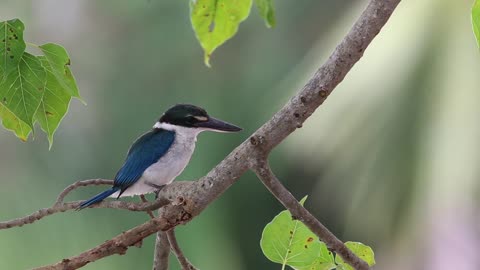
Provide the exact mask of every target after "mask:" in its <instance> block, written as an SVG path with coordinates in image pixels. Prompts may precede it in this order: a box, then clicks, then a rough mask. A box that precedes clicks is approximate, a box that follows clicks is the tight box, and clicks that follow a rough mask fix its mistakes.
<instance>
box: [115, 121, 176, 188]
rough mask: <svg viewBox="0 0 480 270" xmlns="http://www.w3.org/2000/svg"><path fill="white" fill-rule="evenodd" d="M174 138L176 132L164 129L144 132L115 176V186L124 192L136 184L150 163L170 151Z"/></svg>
mask: <svg viewBox="0 0 480 270" xmlns="http://www.w3.org/2000/svg"><path fill="white" fill-rule="evenodd" d="M174 139H175V132H173V131H169V130H164V129H153V130H152V131H150V132H147V133H145V134H143V135H142V136H141V137H140V138H138V139H137V140H136V141H135V142H134V143H133V145H132V147H130V150H128V154H127V158H126V160H125V164H123V166H122V168H120V170H119V171H118V173H117V175H116V176H115V182H114V187H117V188H120V190H121V192H123V191H125V190H126V189H127V188H128V187H129V186H131V185H132V184H134V183H135V182H136V181H137V180H138V179H139V178H140V177H141V176H142V174H143V172H144V171H145V170H146V169H147V168H148V167H150V165H152V164H154V163H155V162H157V161H158V160H159V159H160V158H161V157H162V156H163V155H164V154H165V153H166V152H167V151H168V149H169V148H170V146H171V145H172V144H173V141H174Z"/></svg>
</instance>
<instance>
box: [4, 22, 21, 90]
mask: <svg viewBox="0 0 480 270" xmlns="http://www.w3.org/2000/svg"><path fill="white" fill-rule="evenodd" d="M23 30H25V26H24V25H23V23H22V22H21V21H20V20H18V19H14V20H10V21H5V22H0V42H1V43H0V58H1V60H0V82H1V81H3V80H4V79H5V78H6V77H7V75H8V74H9V73H10V72H12V71H13V70H15V69H16V68H17V66H18V63H19V62H20V59H21V58H22V55H23V52H24V51H25V47H26V45H25V41H24V40H23Z"/></svg>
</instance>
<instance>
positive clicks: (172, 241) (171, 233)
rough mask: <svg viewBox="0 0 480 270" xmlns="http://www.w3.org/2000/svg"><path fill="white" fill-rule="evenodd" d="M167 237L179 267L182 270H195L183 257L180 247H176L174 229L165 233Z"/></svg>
mask: <svg viewBox="0 0 480 270" xmlns="http://www.w3.org/2000/svg"><path fill="white" fill-rule="evenodd" d="M166 234H167V237H168V242H170V246H171V247H172V251H173V253H175V256H177V259H178V262H179V263H180V266H181V267H182V270H197V268H195V266H193V265H192V264H191V263H190V262H189V261H188V260H187V258H186V257H185V255H183V252H182V250H181V249H180V245H178V242H177V237H176V236H175V229H171V230H169V231H167V232H166Z"/></svg>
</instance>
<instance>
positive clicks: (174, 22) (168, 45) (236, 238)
mask: <svg viewBox="0 0 480 270" xmlns="http://www.w3.org/2000/svg"><path fill="white" fill-rule="evenodd" d="M467 2H469V1H467ZM467 2H465V3H460V2H457V1H449V0H440V1H439V0H437V1H434V0H426V1H414V2H412V1H410V2H404V3H402V4H401V5H400V6H399V8H398V10H397V11H396V12H395V14H394V16H393V17H392V19H391V21H389V23H388V25H387V26H386V27H385V29H384V31H382V33H381V35H380V36H379V37H378V38H377V39H376V40H375V41H374V43H373V44H372V46H371V47H369V49H368V50H367V52H366V53H365V57H364V58H363V59H362V60H361V62H360V63H358V64H357V65H356V66H355V67H354V69H353V70H352V72H351V73H350V74H349V75H348V77H347V78H346V80H345V81H344V82H343V83H342V84H341V85H340V86H339V88H338V89H337V90H336V91H335V92H334V94H333V95H332V96H331V97H330V98H329V99H328V101H327V102H326V103H325V104H324V105H323V106H322V107H321V108H320V109H319V110H318V111H317V113H316V114H315V115H314V116H313V118H312V119H309V120H308V121H307V123H305V125H304V126H303V128H302V129H300V130H299V131H298V132H296V133H295V134H294V135H293V136H291V137H289V138H288V139H287V140H286V142H285V143H284V144H282V145H281V146H280V147H279V148H278V149H276V150H275V151H274V153H273V157H272V160H271V163H272V166H273V167H274V169H275V170H276V172H277V174H278V176H279V177H280V178H281V179H282V181H283V182H284V183H285V184H286V185H287V186H288V187H289V188H290V189H291V190H292V192H293V193H294V194H295V195H296V196H297V198H301V197H302V196H303V195H305V194H308V195H309V200H308V201H307V203H306V207H307V208H309V209H311V210H312V211H313V212H314V213H315V215H316V216H317V217H319V219H320V220H322V221H323V222H324V224H325V225H326V226H327V227H328V228H330V229H331V230H332V231H333V232H334V233H335V234H336V235H337V236H339V237H340V238H342V239H345V240H355V241H360V242H362V243H365V244H367V245H369V246H371V247H372V248H373V249H374V250H375V252H376V253H375V255H376V257H375V259H376V262H377V266H376V267H377V268H378V269H393V270H396V269H435V270H438V269H456V267H457V266H458V263H460V262H461V263H462V265H467V266H468V265H470V266H471V267H472V268H470V269H476V268H475V262H476V259H475V258H474V256H472V257H471V256H469V255H468V254H466V253H464V251H463V250H461V249H458V248H456V247H457V246H458V245H461V246H468V247H471V250H478V248H479V247H480V243H479V241H478V240H476V239H478V237H475V236H476V234H477V227H478V226H477V225H476V224H477V223H476V217H478V216H479V214H480V213H479V209H478V206H477V205H478V199H477V197H478V196H477V195H478V194H479V189H478V184H477V182H478V179H479V170H478V164H480V163H479V161H480V158H479V156H478V154H477V153H478V149H480V147H479V143H478V137H479V135H480V122H479V121H478V115H479V113H480V111H479V108H480V107H479V106H478V100H480V97H479V95H480V92H479V91H478V85H480V79H479V76H478V70H479V61H478V59H479V58H478V48H477V45H476V44H475V38H474V36H473V35H472V31H471V22H470V17H469V12H470V8H471V3H467ZM365 3H366V1H361V2H357V1H348V0H342V1H338V0H325V1H314V0H308V1H294V2H293V1H276V2H275V8H276V11H277V13H276V27H275V28H273V29H268V28H266V27H264V23H265V22H264V21H263V20H262V18H260V16H256V15H257V14H258V11H257V10H256V9H253V10H252V13H253V14H251V17H250V18H249V19H248V20H246V21H245V22H243V23H242V24H241V25H240V29H239V32H238V34H237V36H235V37H234V38H233V39H232V40H231V41H229V42H227V43H226V44H225V45H223V46H221V47H220V48H219V49H217V50H216V51H215V53H214V54H213V56H212V59H211V61H212V65H213V68H210V69H209V68H206V67H205V65H204V63H203V61H201V60H202V55H203V51H202V48H201V47H200V46H199V44H198V42H197V40H196V39H195V35H194V33H193V31H192V28H191V24H190V20H189V14H190V10H189V6H188V3H187V2H185V1H149V0H144V1H126V0H121V1H83V0H78V1H61V0H48V1H47V0H36V1H14V0H5V1H2V2H0V19H1V20H6V19H11V18H17V17H18V18H21V19H22V20H23V22H24V23H25V25H26V26H27V29H26V32H25V36H27V37H28V40H29V41H31V42H33V43H36V44H44V43H47V42H54V43H58V44H62V45H63V46H64V47H65V48H67V50H68V52H69V54H70V57H71V60H72V71H73V73H74V74H75V77H76V79H77V83H78V85H79V89H80V92H81V94H82V97H83V99H84V100H85V101H86V102H87V103H88V106H84V105H83V104H81V102H78V101H74V102H72V105H71V108H70V112H69V113H68V114H67V116H66V117H65V119H64V120H63V123H62V125H61V126H60V128H59V129H58V130H57V133H56V135H55V140H56V141H55V144H54V145H53V148H52V150H51V151H47V149H48V143H47V140H46V139H44V136H45V135H44V134H43V133H40V132H38V133H36V136H35V140H33V142H31V143H22V142H21V141H19V140H18V139H17V138H15V137H14V136H12V135H11V133H10V132H8V131H6V130H3V129H0V146H1V150H0V181H1V184H2V186H1V188H0V219H1V220H6V219H10V218H14V217H18V216H22V215H25V214H28V213H30V212H32V211H34V210H36V209H38V208H40V207H46V206H49V205H50V204H52V203H53V201H54V199H55V197H56V195H57V194H58V192H60V191H61V190H62V189H63V188H64V187H65V186H66V185H68V184H69V183H72V182H73V181H76V180H79V179H88V178H95V177H104V178H111V177H113V175H114V174H115V172H116V170H117V169H118V168H119V166H120V165H121V163H122V161H123V159H124V155H125V153H126V151H127V149H128V147H129V145H130V143H131V142H132V141H133V140H134V139H135V138H136V137H137V136H139V135H140V134H141V133H143V132H144V131H146V130H148V129H149V128H150V127H151V126H152V125H153V123H154V121H156V120H157V118H158V117H159V116H160V114H161V113H162V112H163V111H164V110H165V109H166V108H167V107H168V106H171V105H172V104H174V103H177V102H191V103H194V104H198V105H201V106H204V107H205V108H207V109H208V111H209V112H210V113H211V114H212V115H216V116H218V117H222V118H223V119H225V120H228V121H231V122H233V123H236V124H238V125H240V126H242V127H244V130H245V131H244V132H243V133H240V134H228V135H226V134H202V135H201V136H200V138H199V141H198V144H197V150H196V153H195V155H194V157H193V159H192V161H191V163H190V165H189V166H188V168H187V169H186V171H185V172H184V173H183V174H182V176H181V177H180V178H181V179H195V178H197V177H199V176H202V175H204V174H205V173H206V172H207V171H208V170H209V169H210V168H211V167H213V166H214V165H215V164H216V163H217V162H218V161H220V160H221V159H222V158H223V157H224V156H225V155H226V154H227V153H228V152H229V151H230V150H231V149H233V148H234V147H235V146H236V145H238V144H239V143H240V142H241V141H243V140H244V139H245V138H246V137H247V136H248V134H250V133H251V132H252V131H254V130H255V129H256V128H257V127H258V126H259V125H260V124H262V123H263V122H264V121H265V120H267V119H268V118H269V117H270V116H271V115H272V113H273V112H275V111H277V110H278V109H279V108H280V106H282V105H283V104H284V103H285V102H286V100H287V99H288V97H289V96H291V95H292V93H293V92H294V91H296V90H297V89H298V88H299V87H301V85H302V83H303V82H304V81H305V79H306V78H308V77H309V76H310V74H312V72H313V71H314V68H315V67H317V66H318V65H319V63H320V62H322V61H323V60H325V59H326V57H328V54H329V53H330V52H331V51H332V49H333V48H334V47H335V45H336V43H337V42H338V41H339V39H340V38H342V37H343V35H344V34H345V32H346V31H348V29H349V28H350V26H351V24H352V23H353V22H354V20H355V19H356V17H357V16H358V14H360V11H361V10H362V9H363V8H364V6H365ZM412 18H415V19H412ZM100 189H101V188H87V189H82V190H81V191H78V192H76V193H75V194H72V195H71V196H70V199H83V198H87V197H88V196H91V195H93V194H95V193H96V192H98V191H99V190H100ZM281 210H283V209H282V207H281V206H280V205H279V204H278V203H277V202H276V201H275V200H274V198H273V197H272V196H271V195H270V194H269V193H268V192H267V191H266V190H265V188H264V187H263V185H262V184H261V183H260V182H259V181H258V180H257V179H256V178H255V177H254V176H253V174H246V175H245V176H244V177H242V179H241V180H240V181H239V182H238V183H237V184H236V185H234V186H233V187H232V188H231V189H229V190H228V191H227V193H226V194H225V195H224V196H222V197H221V198H220V199H219V200H218V201H216V202H215V203H214V204H213V205H212V206H211V207H209V208H208V209H207V210H206V211H205V212H204V213H203V214H202V215H201V216H200V217H198V218H196V219H195V220H194V221H193V222H191V223H190V224H188V225H187V226H182V227H179V228H178V236H179V241H180V243H181V245H182V246H183V247H184V251H185V253H186V254H187V255H188V257H189V259H191V261H192V262H194V263H195V265H197V266H198V267H199V268H200V269H209V270H221V269H222V270H223V269H232V270H240V269H279V265H277V264H274V263H272V262H270V261H269V260H268V259H267V258H265V257H264V255H263V254H262V252H261V249H260V245H259V241H260V237H261V233H262V229H263V228H264V226H265V225H266V224H267V223H268V222H269V221H271V220H272V218H273V217H274V216H275V215H277V214H278V213H279V212H280V211H281ZM146 219H147V217H146V215H144V214H140V213H129V212H122V211H113V210H103V209H93V210H86V211H82V212H69V213H64V214H60V215H56V216H53V217H50V218H47V219H45V220H42V221H40V222H38V223H36V224H34V225H29V226H25V227H22V228H16V229H11V230H2V231H0V254H1V255H0V269H28V268H31V267H34V266H39V265H44V264H48V263H52V262H55V261H58V260H59V259H61V258H63V257H67V256H71V255H74V254H77V253H79V252H81V251H83V250H85V249H87V248H90V247H92V246H94V245H97V244H100V243H102V242H104V241H105V240H106V239H108V238H110V237H112V236H114V235H116V234H118V233H120V232H122V231H123V230H126V229H128V228H131V227H133V226H135V225H137V224H139V223H141V222H144V221H145V220H146ZM450 228H456V230H450ZM445 235H449V236H451V237H445ZM418 239H422V241H420V242H419V241H418ZM152 249H153V237H152V238H149V239H147V241H145V242H144V245H143V248H141V249H136V248H133V249H131V250H130V251H129V253H128V254H127V255H126V256H112V257H109V258H107V259H104V260H101V261H99V262H97V263H94V264H91V265H89V266H87V267H85V269H134V268H135V269H149V268H150V267H151V259H152V252H153V251H152ZM25 254H28V256H25ZM445 254H448V255H445ZM475 254H476V253H475ZM459 258H461V259H459ZM172 265H173V268H172V269H179V268H178V265H177V264H176V262H175V259H174V258H172Z"/></svg>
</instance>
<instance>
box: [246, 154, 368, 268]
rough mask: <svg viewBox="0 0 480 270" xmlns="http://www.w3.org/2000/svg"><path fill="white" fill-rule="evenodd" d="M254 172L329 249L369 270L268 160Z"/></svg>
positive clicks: (264, 160)
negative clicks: (281, 177) (290, 187)
mask: <svg viewBox="0 0 480 270" xmlns="http://www.w3.org/2000/svg"><path fill="white" fill-rule="evenodd" d="M253 171H254V172H255V173H256V174H257V176H258V178H260V180H261V181H262V183H263V184H264V185H265V186H266V187H267V188H268V190H269V191H270V192H271V193H272V194H273V195H274V196H275V198H277V200H278V201H279V202H280V203H282V204H283V206H284V207H285V208H286V209H288V211H290V213H291V214H292V217H294V218H295V219H297V220H300V221H301V222H303V224H305V225H306V226H307V227H308V228H309V229H310V230H311V231H312V232H313V233H314V234H316V235H317V236H318V237H319V238H320V239H321V240H322V241H323V242H324V243H325V244H326V245H327V247H328V249H329V250H331V251H334V252H335V253H336V254H337V255H340V256H341V257H342V259H343V260H344V261H346V262H347V263H348V264H350V265H351V266H353V268H355V269H357V270H367V269H369V266H368V264H367V263H366V262H364V261H363V260H361V259H360V258H358V257H357V256H356V255H355V254H353V253H352V251H350V249H348V248H347V247H346V246H345V245H344V244H343V242H342V241H340V240H339V239H338V238H337V237H336V236H335V235H334V234H333V233H331V232H330V231H329V230H328V229H327V227H325V226H324V225H323V224H322V223H321V222H320V221H318V220H317V219H316V218H315V217H314V216H313V215H312V214H311V213H310V212H309V211H308V210H307V209H305V208H304V207H303V206H302V205H301V204H300V203H299V202H298V201H297V200H296V199H295V197H293V195H292V194H291V193H290V191H288V189H287V188H285V187H284V186H283V185H282V183H281V182H280V181H279V180H278V178H277V177H276V176H275V175H274V174H273V172H272V170H271V168H270V166H269V165H268V161H267V160H266V159H261V160H258V161H257V163H256V166H255V167H254V168H253Z"/></svg>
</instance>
